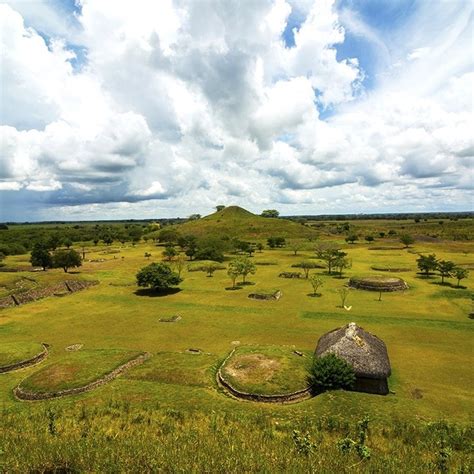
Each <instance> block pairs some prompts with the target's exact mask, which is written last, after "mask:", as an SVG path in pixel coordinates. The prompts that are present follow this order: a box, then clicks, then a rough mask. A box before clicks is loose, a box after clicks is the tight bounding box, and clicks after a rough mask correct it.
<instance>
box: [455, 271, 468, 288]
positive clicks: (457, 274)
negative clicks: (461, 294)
mask: <svg viewBox="0 0 474 474" xmlns="http://www.w3.org/2000/svg"><path fill="white" fill-rule="evenodd" d="M453 275H454V277H455V278H456V280H457V281H458V288H459V286H460V283H461V280H464V279H465V278H467V277H468V276H469V270H468V269H467V268H462V267H455V268H454V271H453Z"/></svg>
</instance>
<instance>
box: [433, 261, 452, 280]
mask: <svg viewBox="0 0 474 474" xmlns="http://www.w3.org/2000/svg"><path fill="white" fill-rule="evenodd" d="M454 269H455V265H454V263H453V262H451V261H449V260H440V261H439V262H438V266H437V270H438V272H439V274H440V276H441V284H444V279H445V278H451V277H452V276H453V272H454Z"/></svg>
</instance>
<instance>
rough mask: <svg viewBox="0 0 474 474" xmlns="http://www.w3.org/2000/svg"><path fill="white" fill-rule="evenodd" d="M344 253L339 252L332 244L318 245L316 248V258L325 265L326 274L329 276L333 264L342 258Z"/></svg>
mask: <svg viewBox="0 0 474 474" xmlns="http://www.w3.org/2000/svg"><path fill="white" fill-rule="evenodd" d="M345 255H346V253H345V252H341V250H339V248H338V247H336V246H335V245H334V244H326V245H320V246H319V247H317V248H316V256H317V257H318V258H319V259H320V260H323V261H324V262H325V263H326V266H327V268H328V273H329V274H330V275H331V273H332V269H333V266H334V264H335V263H336V261H337V259H338V258H341V257H344V256H345Z"/></svg>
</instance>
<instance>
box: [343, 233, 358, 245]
mask: <svg viewBox="0 0 474 474" xmlns="http://www.w3.org/2000/svg"><path fill="white" fill-rule="evenodd" d="M345 240H346V242H349V243H350V244H353V243H354V242H355V241H356V240H359V236H358V235H357V234H354V233H351V234H349V235H348V236H347V237H346V239H345Z"/></svg>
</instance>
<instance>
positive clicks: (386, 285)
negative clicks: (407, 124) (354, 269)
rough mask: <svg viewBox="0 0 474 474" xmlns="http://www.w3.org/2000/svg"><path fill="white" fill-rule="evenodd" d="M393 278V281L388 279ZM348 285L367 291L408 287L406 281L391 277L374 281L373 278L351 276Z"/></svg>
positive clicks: (397, 289)
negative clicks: (365, 278)
mask: <svg viewBox="0 0 474 474" xmlns="http://www.w3.org/2000/svg"><path fill="white" fill-rule="evenodd" d="M390 280H393V281H390ZM349 286H350V287H351V288H356V289H358V290H367V291H383V292H388V291H403V290H407V289H408V285H407V283H406V282H405V281H404V280H402V279H401V278H397V279H395V278H392V279H387V281H383V280H380V281H374V280H370V279H367V280H364V279H355V278H351V279H350V280H349Z"/></svg>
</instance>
